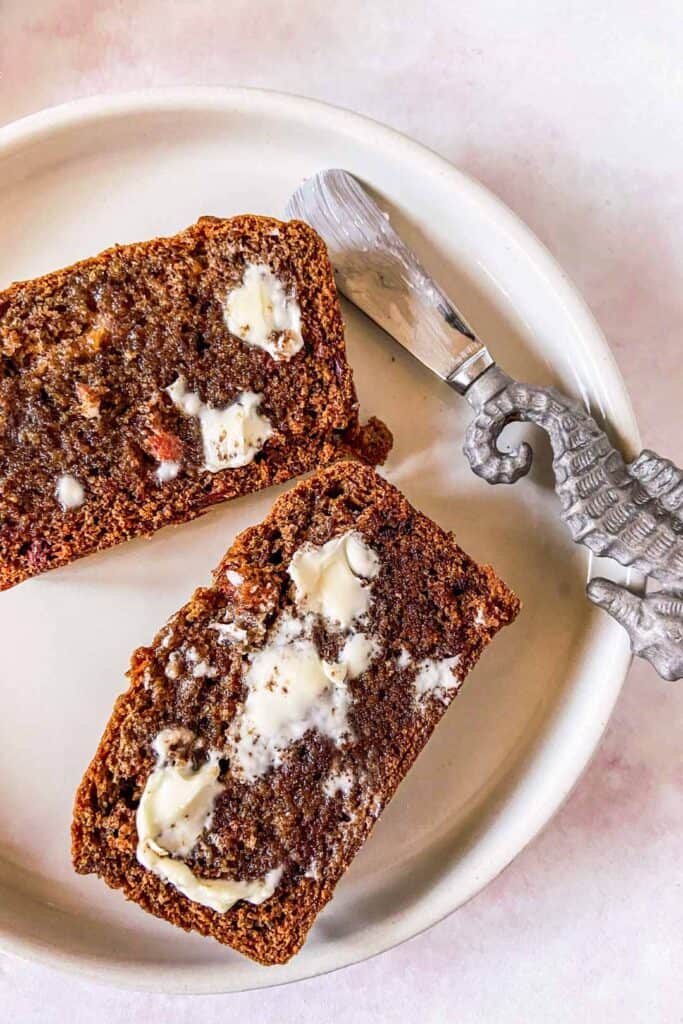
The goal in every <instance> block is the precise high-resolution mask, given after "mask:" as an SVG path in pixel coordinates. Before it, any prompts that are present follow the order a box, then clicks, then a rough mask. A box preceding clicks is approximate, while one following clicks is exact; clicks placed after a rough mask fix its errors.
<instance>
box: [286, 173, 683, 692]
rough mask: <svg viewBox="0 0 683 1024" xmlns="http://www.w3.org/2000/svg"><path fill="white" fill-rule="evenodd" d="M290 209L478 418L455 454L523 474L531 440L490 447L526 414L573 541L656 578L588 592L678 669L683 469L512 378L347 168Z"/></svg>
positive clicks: (506, 475) (637, 644)
mask: <svg viewBox="0 0 683 1024" xmlns="http://www.w3.org/2000/svg"><path fill="white" fill-rule="evenodd" d="M287 216H288V217H290V218H293V219H298V220H303V221H306V222H307V223H308V224H310V225H311V227H313V228H314V229H315V230H316V231H317V232H318V234H319V235H321V236H322V238H323V239H324V241H325V243H326V245H327V247H328V250H329V252H330V258H331V260H332V264H333V266H334V270H335V277H336V280H337V285H338V287H339V290H340V291H341V292H342V294H343V295H345V296H346V298H347V299H349V300H350V301H351V302H352V303H354V305H356V306H358V307H359V308H360V309H361V310H363V312H364V313H366V314H367V315H368V316H369V317H370V318H371V319H372V320H374V321H375V323H377V324H379V326H380V327H382V328H384V330H385V331H387V333H388V334H390V335H391V336H392V337H393V338H395V339H396V341H398V342H399V343H400V344H401V345H403V347H404V348H406V349H408V351H409V352H411V353H412V354H413V355H414V356H415V357H416V358H417V359H419V360H420V362H422V363H424V365H425V366H427V367H428V368H429V369H430V370H432V371H433V372H434V373H436V374H437V375H438V376H439V377H441V379H442V380H445V381H446V382H447V383H448V384H450V386H451V387H452V388H453V389H454V390H455V391H457V392H458V394H460V395H463V396H464V397H465V399H466V400H467V401H468V402H469V404H470V405H471V407H472V408H473V409H474V413H475V415H474V419H473V420H472V423H471V424H470V426H469V427H468V429H467V431H466V433H465V443H464V446H463V451H464V453H465V456H466V458H467V460H468V462H469V464H470V466H471V468H472V470H473V471H474V472H475V473H476V474H477V476H480V477H482V478H483V479H484V480H486V481H488V483H491V484H497V483H507V484H511V483H514V482H515V481H516V480H518V479H519V478H520V477H522V476H524V475H525V474H526V473H528V472H529V468H530V466H531V460H532V452H531V449H530V447H529V445H527V444H522V445H520V446H519V447H518V448H516V449H513V450H512V451H510V452H502V451H500V450H499V448H498V444H497V442H498V436H499V435H500V433H501V431H502V430H503V429H504V428H505V426H507V424H508V423H511V422H513V421H514V420H523V421H529V422H531V423H534V424H536V425H538V426H539V427H541V428H542V429H544V430H545V431H546V432H547V434H548V437H549V438H550V444H551V446H552V450H553V471H554V474H555V490H556V492H557V494H558V497H559V499H560V509H561V512H560V514H561V517H562V519H563V521H564V522H565V524H566V525H567V527H568V529H569V531H570V533H571V536H572V538H573V540H574V541H576V542H577V543H581V544H584V545H585V546H586V547H588V548H589V549H590V550H591V551H593V552H594V553H595V554H596V555H600V556H602V557H607V558H613V559H615V560H616V561H617V562H619V563H621V565H625V566H630V567H631V568H633V569H634V570H636V571H637V572H639V573H641V574H643V575H644V576H646V577H648V578H649V579H651V580H655V581H657V583H658V584H659V589H658V590H656V591H654V592H651V593H648V594H645V595H640V594H635V593H633V592H631V591H630V590H628V589H627V588H626V587H624V586H621V585H619V584H617V583H614V582H612V581H610V580H606V579H601V578H594V579H592V580H591V581H590V582H589V584H588V587H587V594H588V597H589V598H590V600H591V601H593V603H594V604H596V605H598V606H599V607H600V608H602V609H604V610H605V611H607V612H609V614H610V615H611V616H612V617H613V618H614V619H616V621H617V622H619V623H620V624H621V625H622V626H623V627H624V629H626V631H627V633H628V634H629V637H630V640H631V649H632V650H633V652H634V654H637V655H639V656H641V657H643V658H646V659H647V660H648V661H649V662H650V663H651V664H652V665H653V667H654V668H655V670H656V671H657V672H658V673H659V675H660V676H662V677H663V678H664V679H680V678H683V472H681V470H680V469H678V468H677V467H676V466H675V465H674V464H673V463H672V462H670V461H669V460H668V459H664V458H661V457H660V456H659V455H656V454H655V453H654V452H651V451H648V450H644V451H643V452H641V454H640V455H639V456H638V458H637V459H635V461H634V462H632V463H630V464H629V463H626V462H625V460H624V458H623V456H622V454H621V453H620V452H619V451H618V450H617V449H616V448H614V447H613V446H612V444H611V443H610V441H609V439H608V437H607V435H606V434H605V433H604V431H603V430H602V429H601V428H600V427H599V426H598V424H597V423H596V422H595V420H594V419H593V418H592V417H591V416H590V415H589V413H588V412H587V411H586V409H585V408H583V406H581V405H580V404H579V403H578V402H575V401H574V400H573V399H570V398H568V397H567V396H566V395H563V394H562V393H561V392H560V391H558V390H557V389H555V388H552V387H542V386H537V385H532V384H523V383H521V382H519V381H516V380H514V379H513V378H512V377H510V376H508V374H506V373H505V372H504V371H503V370H502V369H501V368H500V367H499V366H498V365H497V364H496V362H495V361H494V359H493V357H492V356H491V354H490V352H489V350H488V348H487V346H486V345H485V344H484V343H483V342H482V341H481V340H480V339H479V338H478V337H477V335H476V333H475V331H474V330H473V328H472V327H471V326H470V325H469V324H468V323H467V320H466V319H465V317H464V316H463V315H462V313H461V312H460V311H459V310H458V308H457V306H456V305H455V304H454V303H453V302H452V301H451V299H449V297H448V296H447V295H446V294H445V293H444V292H443V290H442V289H441V288H440V287H439V285H438V284H436V282H435V281H434V280H432V278H431V277H430V276H429V275H428V274H427V272H426V271H425V269H424V268H423V267H422V266H421V264H420V262H419V260H418V258H417V256H416V255H415V253H413V252H412V251H411V250H410V249H409V248H408V247H407V246H406V244H405V243H404V242H403V241H402V239H401V238H400V237H399V236H398V234H397V233H396V231H394V229H393V228H392V226H391V224H390V223H389V218H388V216H387V214H386V213H384V212H383V211H382V210H381V209H380V208H379V206H378V205H377V204H376V203H375V201H374V200H373V199H372V198H371V196H370V195H369V194H368V193H367V192H366V190H365V189H364V188H363V187H362V186H361V184H360V183H359V182H358V180H357V179H356V178H354V177H353V176H352V175H351V174H349V173H348V172H347V171H344V170H336V169H330V170H324V171H320V172H319V173H318V174H316V175H314V176H313V177H311V178H309V179H307V180H306V181H305V182H304V183H303V185H301V186H300V188H298V189H297V190H296V192H295V193H294V194H293V196H292V197H291V199H290V200H289V203H288V205H287Z"/></svg>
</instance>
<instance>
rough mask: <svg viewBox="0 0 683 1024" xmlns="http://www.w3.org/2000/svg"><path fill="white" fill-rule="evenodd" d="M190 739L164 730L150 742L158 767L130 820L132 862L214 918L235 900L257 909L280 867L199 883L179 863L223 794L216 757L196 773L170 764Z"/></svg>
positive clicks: (184, 731) (183, 732)
mask: <svg viewBox="0 0 683 1024" xmlns="http://www.w3.org/2000/svg"><path fill="white" fill-rule="evenodd" d="M192 738H193V737H192V734H191V733H190V732H189V730H187V729H164V730H163V731H162V732H160V733H159V735H158V736H157V737H156V739H155V741H154V749H155V752H156V754H157V764H156V767H155V768H154V770H153V771H152V772H151V774H150V776H149V778H148V779H147V783H146V785H145V788H144V790H143V793H142V797H141V798H140V804H139V806H138V810H137V814H136V818H135V823H136V827H137V832H138V846H137V859H138V861H139V862H140V863H141V864H142V866H143V867H145V868H147V869H148V870H149V871H153V872H154V873H155V874H156V875H158V876H159V877H160V878H163V879H164V880H165V881H167V882H170V883H171V884H172V885H173V886H175V888H176V889H178V890H179V891H180V892H182V894H183V895H184V896H186V897H187V898H188V899H190V900H192V901H193V902H195V903H201V904H203V905H204V906H207V907H210V908H211V909H212V910H216V911H218V913H225V911H227V910H229V909H230V907H232V906H233V905H234V904H235V903H236V902H237V900H248V901H249V902H250V903H256V904H258V903H262V902H263V901H264V900H266V899H268V897H269V896H272V894H273V892H274V891H275V889H276V887H277V885H278V883H279V881H280V878H281V875H282V868H281V867H278V868H274V869H273V870H272V871H269V872H268V874H266V875H265V876H264V877H263V878H259V879H254V880H250V881H240V880H237V879H232V878H199V877H198V876H197V875H195V874H194V872H193V871H192V870H191V868H190V867H189V866H188V865H187V864H185V863H184V862H183V860H182V859H180V858H183V857H187V856H188V855H189V854H190V853H191V852H192V850H193V848H194V847H195V845H196V843H197V841H198V839H199V838H200V836H201V835H202V833H204V832H205V831H206V830H207V829H209V828H210V827H211V822H212V818H213V808H214V803H215V801H216V798H217V797H218V795H219V794H220V793H221V792H222V790H223V786H222V785H221V783H220V782H219V781H218V776H219V765H218V755H216V754H215V753H213V754H211V755H210V757H209V759H208V761H206V762H205V763H204V764H203V765H201V767H200V768H199V769H197V770H196V771H195V770H194V769H193V767H192V764H191V763H190V762H188V761H185V760H184V759H182V758H175V760H172V759H171V751H172V748H173V747H174V746H175V745H177V744H178V743H184V744H187V743H189V742H191V740H192Z"/></svg>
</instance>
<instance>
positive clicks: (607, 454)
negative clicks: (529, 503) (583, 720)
mask: <svg viewBox="0 0 683 1024" xmlns="http://www.w3.org/2000/svg"><path fill="white" fill-rule="evenodd" d="M465 397H466V398H467V400H468V401H469V403H470V405H472V407H473V408H474V410H475V412H476V416H475V418H474V420H473V422H472V423H471V425H470V426H469V428H468V429H467V432H466V435H465V444H464V449H463V450H464V452H465V455H466V457H467V459H468V461H469V463H470V466H471V467H472V469H473V471H474V472H475V473H476V474H477V475H478V476H480V477H482V478H483V479H484V480H487V481H488V482H489V483H514V482H515V481H516V480H518V479H519V478H520V477H521V476H524V475H525V474H526V473H528V471H529V469H530V467H531V461H532V453H531V449H530V447H529V445H527V444H523V445H521V446H520V447H519V448H518V449H514V450H512V451H510V452H502V451H500V450H499V448H498V443H497V442H498V437H499V435H500V433H501V432H502V431H503V429H504V428H505V427H506V426H507V424H508V423H512V422H513V421H526V422H531V423H535V424H536V425H537V426H540V427H542V428H543V429H544V430H545V431H546V433H547V434H548V437H549V439H550V444H551V447H552V450H553V470H554V473H555V490H556V492H557V495H558V497H559V499H560V505H561V516H562V519H563V520H564V522H565V523H566V524H567V526H568V528H569V531H570V533H571V535H572V538H573V539H574V540H575V541H576V542H577V543H581V544H585V545H586V547H588V548H590V550H591V551H593V552H594V553H595V554H596V555H599V556H601V557H606V558H613V559H615V560H616V561H617V562H620V563H621V564H622V565H625V566H629V567H631V568H633V569H634V570H636V571H637V572H639V573H642V574H643V575H645V576H648V577H652V578H653V579H655V580H657V581H658V582H659V583H660V584H661V586H662V588H663V589H662V590H660V591H657V592H656V593H654V594H649V595H647V596H645V597H639V596H638V595H635V594H632V593H631V592H630V591H629V590H628V589H627V588H625V587H621V586H619V585H617V584H614V583H611V582H610V581H607V580H597V579H596V580H592V581H591V583H590V584H589V586H588V596H589V598H590V599H591V601H593V602H594V604H597V605H598V606H599V607H601V608H603V609H604V610H605V611H607V612H608V613H609V614H610V615H612V616H613V617H614V618H615V619H616V620H617V621H618V622H619V623H620V624H621V625H622V626H623V627H624V628H625V629H626V631H627V632H628V634H629V636H630V639H631V646H632V649H633V651H634V653H635V654H638V655H641V656H642V657H645V658H647V659H648V660H649V661H650V662H651V664H652V665H653V666H654V668H655V669H656V670H657V671H658V672H659V674H660V675H661V676H663V677H664V678H665V679H680V678H683V472H681V470H679V469H678V468H677V467H676V466H674V465H673V463H671V462H670V461H669V460H668V459H662V458H660V457H659V456H658V455H655V454H654V453H653V452H650V451H643V452H642V453H641V454H640V455H639V456H638V458H637V459H636V460H635V461H634V462H633V463H631V464H630V465H628V464H627V463H626V462H625V461H624V459H623V457H622V455H621V453H620V452H619V451H617V449H615V448H613V447H612V445H611V443H610V441H609V438H608V437H607V435H606V434H605V433H604V431H603V430H601V428H600V427H599V426H598V424H597V423H596V422H595V420H594V419H593V418H592V417H591V416H590V414H589V413H588V412H587V411H586V410H585V409H584V408H582V407H581V406H580V405H579V404H578V403H576V402H573V401H571V400H570V399H568V398H567V397H566V396H565V395H562V394H561V393H560V392H559V391H556V390H555V389H554V388H550V387H536V386H532V385H528V384H522V383H520V382H518V381H515V380H513V379H512V378H511V377H509V376H508V375H507V374H505V373H504V372H503V371H502V370H501V369H500V368H499V367H498V366H495V365H494V366H492V367H491V368H490V369H489V370H487V371H486V372H485V373H484V374H482V376H481V377H479V378H478V379H477V380H476V381H475V382H474V383H473V384H472V385H471V386H470V388H469V389H468V391H467V392H466V395H465Z"/></svg>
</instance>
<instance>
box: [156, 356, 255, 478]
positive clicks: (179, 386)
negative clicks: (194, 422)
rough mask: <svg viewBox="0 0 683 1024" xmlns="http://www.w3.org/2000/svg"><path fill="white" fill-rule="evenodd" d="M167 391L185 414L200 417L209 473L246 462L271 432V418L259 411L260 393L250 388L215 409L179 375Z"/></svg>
mask: <svg viewBox="0 0 683 1024" xmlns="http://www.w3.org/2000/svg"><path fill="white" fill-rule="evenodd" d="M166 393H167V394H168V396H169V398H170V399H171V401H172V402H173V404H174V405H175V407H176V408H177V409H180V411H181V412H182V413H183V414H184V415H185V416H192V417H196V418H197V419H198V420H199V427H200V430H201V435H202V447H203V449H204V469H207V470H209V472H210V473H217V472H219V471H220V470H222V469H237V468H239V467H240V466H246V465H248V464H249V463H250V462H251V461H252V460H253V458H254V456H255V455H256V454H257V453H258V452H259V451H260V450H261V449H262V448H263V445H264V444H265V443H266V441H267V440H268V438H269V437H271V435H272V433H273V428H272V425H271V423H270V420H269V419H268V418H267V417H266V416H262V415H261V414H260V413H259V411H258V409H259V406H260V404H261V400H262V397H263V396H262V395H257V394H255V393H254V392H253V391H243V392H242V393H241V394H240V395H239V397H238V398H236V399H235V401H234V402H231V403H230V404H229V405H226V406H225V407H224V408H223V409H215V408H214V407H213V406H211V405H207V404H206V403H205V402H202V400H201V399H200V397H199V395H198V394H197V393H196V392H194V391H189V390H188V388H187V384H186V381H185V378H184V377H183V376H182V375H181V376H179V377H178V378H177V379H176V380H175V381H174V382H173V384H171V385H170V386H169V387H167V388H166Z"/></svg>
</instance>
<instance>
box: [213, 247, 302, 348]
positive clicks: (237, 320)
mask: <svg viewBox="0 0 683 1024" xmlns="http://www.w3.org/2000/svg"><path fill="white" fill-rule="evenodd" d="M223 313H224V317H225V323H226V326H227V328H228V330H229V331H230V333H231V334H234V335H236V336H237V337H238V338H241V339H242V341H246V342H247V344H248V345H254V346H255V347H256V348H262V349H264V350H265V351H266V352H269V353H270V355H271V356H272V357H273V359H276V360H285V359H291V358H292V356H293V355H296V353H297V352H299V351H300V350H301V349H302V348H303V344H304V340H303V338H302V336H301V310H300V308H299V304H298V302H297V301H296V299H295V298H294V296H293V295H287V293H286V292H285V288H284V285H283V283H282V281H280V279H279V278H277V277H276V276H275V274H274V273H273V272H272V270H271V269H270V267H268V266H266V264H264V263H257V264H255V263H248V264H247V266H246V268H245V271H244V276H243V278H242V283H241V285H240V286H239V287H238V288H235V289H234V290H233V291H231V292H230V293H229V294H228V296H227V298H226V300H225V304H224V308H223Z"/></svg>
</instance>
